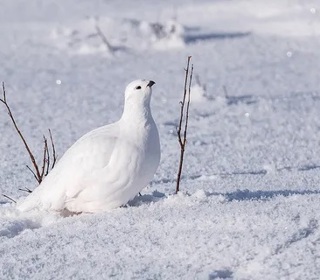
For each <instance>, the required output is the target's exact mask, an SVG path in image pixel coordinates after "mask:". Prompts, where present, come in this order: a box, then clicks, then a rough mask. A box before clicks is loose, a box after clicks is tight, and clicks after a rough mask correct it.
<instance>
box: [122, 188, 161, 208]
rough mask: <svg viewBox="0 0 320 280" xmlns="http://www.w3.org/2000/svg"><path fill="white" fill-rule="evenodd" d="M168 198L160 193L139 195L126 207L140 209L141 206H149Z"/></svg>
mask: <svg viewBox="0 0 320 280" xmlns="http://www.w3.org/2000/svg"><path fill="white" fill-rule="evenodd" d="M164 198H166V195H165V194H164V193H162V192H159V191H154V192H152V194H142V195H137V196H136V197H135V198H134V199H132V200H130V201H129V202H128V203H127V205H126V206H129V207H138V206H141V205H148V204H151V203H154V202H158V201H159V200H162V199H164Z"/></svg>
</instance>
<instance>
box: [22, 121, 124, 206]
mask: <svg viewBox="0 0 320 280" xmlns="http://www.w3.org/2000/svg"><path fill="white" fill-rule="evenodd" d="M118 130H119V126H118V122H116V123H114V124H110V125H107V126H103V127H100V128H97V129H95V130H92V131H90V132H89V133H87V134H85V135H84V136H83V137H81V138H80V139H79V140H78V141H77V142H75V143H74V144H73V145H72V146H71V147H70V148H69V149H68V150H67V151H66V152H65V154H64V155H63V156H62V158H61V159H60V160H59V162H58V163H57V165H56V167H55V168H54V169H53V170H52V171H51V172H50V173H49V174H48V176H47V177H46V178H45V179H44V180H43V182H42V183H41V184H40V185H39V186H38V187H37V188H36V189H35V190H34V191H33V192H32V193H31V194H30V195H29V196H28V197H27V198H26V199H25V200H24V201H23V202H21V203H19V204H18V208H19V209H20V210H22V211H28V210H31V209H33V208H39V209H53V210H61V209H63V208H64V207H65V203H66V202H67V201H68V199H70V198H72V197H73V196H75V195H76V194H77V192H79V191H80V190H81V189H82V188H83V187H85V186H83V185H82V182H84V181H85V178H86V177H87V176H90V174H91V173H92V172H94V171H95V170H97V169H101V168H104V167H105V166H107V165H108V163H109V160H110V157H111V154H112V151H113V148H114V146H115V143H116V141H117V137H118V132H119V131H118Z"/></svg>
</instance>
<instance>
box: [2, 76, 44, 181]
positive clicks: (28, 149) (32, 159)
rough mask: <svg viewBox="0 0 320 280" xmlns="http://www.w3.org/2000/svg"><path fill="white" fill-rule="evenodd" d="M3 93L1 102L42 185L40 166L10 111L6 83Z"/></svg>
mask: <svg viewBox="0 0 320 280" xmlns="http://www.w3.org/2000/svg"><path fill="white" fill-rule="evenodd" d="M2 92H3V99H1V98H0V102H2V103H3V104H4V105H5V106H6V108H7V111H8V115H9V117H10V119H11V121H12V123H13V125H14V128H15V129H16V131H17V133H18V134H19V136H20V138H21V140H22V142H23V144H24V146H25V148H26V150H27V152H28V154H29V157H30V159H31V162H32V164H33V167H34V169H35V173H36V177H37V181H38V183H39V184H40V183H41V176H40V171H39V167H38V165H37V163H36V160H35V157H34V155H33V153H32V152H31V150H30V148H29V146H28V144H27V142H26V140H25V139H24V137H23V135H22V133H21V131H20V129H19V128H18V126H17V123H16V120H15V118H14V116H13V114H12V112H11V109H10V107H9V105H8V103H7V98H6V89H5V86H4V82H2Z"/></svg>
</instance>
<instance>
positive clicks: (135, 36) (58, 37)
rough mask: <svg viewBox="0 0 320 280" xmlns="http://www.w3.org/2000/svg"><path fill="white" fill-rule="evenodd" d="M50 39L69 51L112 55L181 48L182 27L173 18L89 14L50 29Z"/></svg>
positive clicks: (183, 44) (83, 53) (72, 52)
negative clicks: (132, 17) (69, 23)
mask: <svg viewBox="0 0 320 280" xmlns="http://www.w3.org/2000/svg"><path fill="white" fill-rule="evenodd" d="M50 40H51V41H52V42H53V44H54V45H55V46H56V47H58V48H59V49H63V50H67V51H68V52H69V53H71V54H78V55H88V54H97V53H98V54H99V53H102V54H105V55H109V56H110V55H113V54H114V53H115V52H117V51H122V50H128V49H132V50H140V51H142V50H147V49H156V50H167V49H175V48H183V47H184V46H185V42H184V27H183V26H182V25H181V24H179V23H177V22H176V21H173V20H170V21H167V22H163V23H160V22H147V21H139V20H135V19H134V20H133V19H121V20H116V19H111V18H108V17H104V18H101V19H99V18H97V17H88V18H86V19H84V20H81V21H78V22H75V23H73V24H71V25H69V26H65V25H64V26H58V27H55V28H53V29H52V30H51V33H50Z"/></svg>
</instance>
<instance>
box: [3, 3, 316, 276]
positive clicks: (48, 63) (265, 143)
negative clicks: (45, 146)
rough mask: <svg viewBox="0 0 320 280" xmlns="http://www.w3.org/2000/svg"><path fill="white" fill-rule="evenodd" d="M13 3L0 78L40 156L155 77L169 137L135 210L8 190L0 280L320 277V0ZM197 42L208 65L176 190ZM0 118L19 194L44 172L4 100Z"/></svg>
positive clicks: (112, 116) (105, 117) (164, 134)
mask: <svg viewBox="0 0 320 280" xmlns="http://www.w3.org/2000/svg"><path fill="white" fill-rule="evenodd" d="M0 6H1V9H0V34H1V35H0V38H1V40H0V62H1V64H0V65H1V67H0V80H3V81H5V83H6V89H7V98H8V102H9V103H10V104H11V107H12V109H13V111H14V113H15V115H16V118H17V122H18V123H19V125H20V127H21V129H22V130H23V133H24V135H25V136H26V138H27V140H28V142H29V143H30V145H31V146H32V148H33V150H35V151H36V154H37V156H38V157H40V156H41V153H42V148H41V147H42V143H41V139H42V138H41V137H42V134H43V133H44V132H46V130H47V128H51V130H52V131H53V134H54V138H55V139H56V141H55V142H56V148H57V151H58V154H59V155H62V154H63V152H64V151H65V150H66V149H67V148H68V147H69V146H70V145H71V144H72V143H73V142H74V141H75V140H76V139H78V138H79V137H80V136H81V135H83V134H84V133H86V132H87V131H89V130H91V129H93V128H95V127H98V126H100V125H103V124H106V123H110V122H113V121H115V120H117V119H118V118H119V117H120V115H121V112H122V105H123V91H124V88H125V86H126V85H127V83H128V82H130V81H131V80H133V79H136V78H146V79H153V80H155V81H156V83H157V84H156V85H155V87H154V94H153V100H152V107H153V114H154V117H155V119H156V122H157V124H158V128H159V132H160V138H161V146H162V160H161V164H160V167H159V169H158V171H157V173H156V175H155V178H154V181H153V182H152V184H151V185H150V186H148V187H147V188H146V189H145V190H144V192H143V193H142V194H143V195H142V196H141V197H137V198H136V199H135V200H134V201H132V202H130V204H129V205H128V206H126V207H123V208H119V209H115V210H113V211H110V212H107V213H101V214H95V215H89V214H82V215H78V216H73V217H67V218H62V217H60V216H59V215H57V214H54V213H36V212H33V213H27V214H21V213H18V212H17V211H15V210H14V209H13V205H12V204H11V203H10V202H9V201H8V200H6V199H5V198H4V197H1V198H0V279H69V278H70V279H109V278H114V279H318V278H319V275H320V225H319V221H320V188H319V186H320V174H319V169H320V145H319V144H320V143H319V139H320V3H319V1H318V0H314V1H312V0H309V1H308V0H272V1H263V0H237V1H236V0H217V1H209V0H199V1H192V0H187V1H183V0H176V1H147V0H137V1H129V0H123V1H115V0H114V1H103V0H94V1H85V0H80V1H71V0H67V1H53V0H46V1H45V0H29V1H22V0H15V1H12V0H0ZM97 27H98V28H97ZM98 29H100V30H101V31H102V32H103V34H104V35H105V37H106V38H107V41H108V43H109V47H107V46H106V44H105V43H104V42H103V38H102V37H101V36H99V35H98V34H97V33H98ZM188 55H192V57H193V58H192V60H193V63H194V67H195V76H197V77H198V78H197V79H195V81H194V86H193V93H192V94H193V96H192V104H191V112H190V128H189V134H188V140H189V141H188V146H187V154H186V159H185V166H184V173H183V180H182V186H181V188H182V192H181V193H179V194H178V195H173V193H174V187H175V178H176V171H177V163H178V156H179V155H178V142H177V138H176V135H175V127H176V124H177V122H178V117H179V112H178V110H179V100H180V98H181V94H182V90H183V76H184V72H183V68H184V67H185V63H186V57H187V56H188ZM224 88H225V89H226V91H225V90H224ZM0 131H1V138H0V155H1V160H0V193H4V194H6V195H9V196H11V197H14V198H19V197H22V196H24V195H25V193H23V192H21V191H19V190H18V189H19V188H23V187H28V188H31V189H33V188H35V187H36V184H35V181H34V179H33V177H32V175H31V174H30V173H29V172H28V170H27V169H26V168H25V165H26V164H29V158H28V157H27V154H26V152H25V150H24V148H23V145H22V143H21V142H20V139H19V138H18V137H17V135H16V133H15V131H14V129H13V128H12V124H11V122H10V120H9V118H8V116H7V115H6V111H5V108H3V106H2V107H0Z"/></svg>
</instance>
